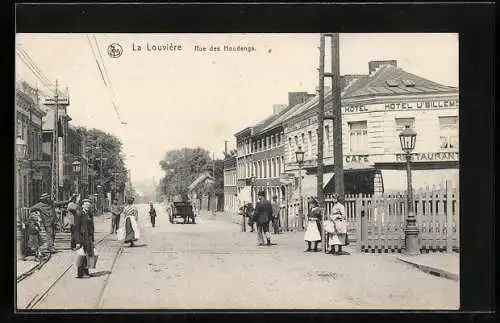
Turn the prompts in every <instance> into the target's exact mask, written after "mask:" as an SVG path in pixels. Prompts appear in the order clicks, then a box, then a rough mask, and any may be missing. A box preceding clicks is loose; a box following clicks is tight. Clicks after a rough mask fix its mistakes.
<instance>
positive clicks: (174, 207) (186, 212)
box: [168, 202, 196, 223]
mask: <svg viewBox="0 0 500 323" xmlns="http://www.w3.org/2000/svg"><path fill="white" fill-rule="evenodd" d="M195 217H196V214H195V213H194V210H193V205H192V204H191V202H172V203H170V204H169V206H168V219H169V221H170V223H175V219H176V218H182V220H183V222H182V223H190V222H191V223H196V221H195Z"/></svg>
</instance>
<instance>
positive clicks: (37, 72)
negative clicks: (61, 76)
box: [16, 48, 55, 94]
mask: <svg viewBox="0 0 500 323" xmlns="http://www.w3.org/2000/svg"><path fill="white" fill-rule="evenodd" d="M16 49H17V48H16ZM16 54H17V55H18V57H19V58H20V59H21V61H22V62H23V63H24V65H25V66H26V67H27V68H28V69H29V71H30V72H31V73H32V74H33V75H34V76H35V77H36V78H37V79H38V80H39V81H40V82H41V84H42V85H43V86H44V87H45V88H47V89H48V90H49V91H50V92H52V93H53V94H55V91H54V85H53V84H52V83H51V82H50V81H49V80H48V78H47V77H46V76H45V74H43V72H42V71H41V69H40V68H39V67H38V66H37V65H36V63H35V62H34V61H33V59H31V57H30V56H29V55H28V54H27V53H26V52H25V51H24V53H23V51H21V50H18V51H16ZM44 93H46V92H44Z"/></svg>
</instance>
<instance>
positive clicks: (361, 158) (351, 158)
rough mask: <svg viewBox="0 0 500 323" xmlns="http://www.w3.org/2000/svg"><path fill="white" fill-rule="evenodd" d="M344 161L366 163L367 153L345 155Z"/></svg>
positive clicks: (367, 160) (367, 161)
mask: <svg viewBox="0 0 500 323" xmlns="http://www.w3.org/2000/svg"><path fill="white" fill-rule="evenodd" d="M345 162H346V163H348V164H350V163H360V164H368V163H369V162H370V161H369V159H368V155H346V156H345Z"/></svg>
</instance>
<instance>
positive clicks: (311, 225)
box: [304, 198, 322, 252]
mask: <svg viewBox="0 0 500 323" xmlns="http://www.w3.org/2000/svg"><path fill="white" fill-rule="evenodd" d="M311 205H312V208H311V209H310V210H309V214H308V215H307V229H306V233H305V235H304V240H305V241H307V249H306V252H311V251H314V252H317V251H318V244H319V242H320V241H321V214H322V212H321V209H320V208H319V203H318V200H316V199H315V198H311ZM313 242H314V249H312V248H311V245H312V243H313Z"/></svg>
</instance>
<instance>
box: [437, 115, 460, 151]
mask: <svg viewBox="0 0 500 323" xmlns="http://www.w3.org/2000/svg"><path fill="white" fill-rule="evenodd" d="M439 139H440V148H441V149H457V148H458V117H439Z"/></svg>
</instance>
